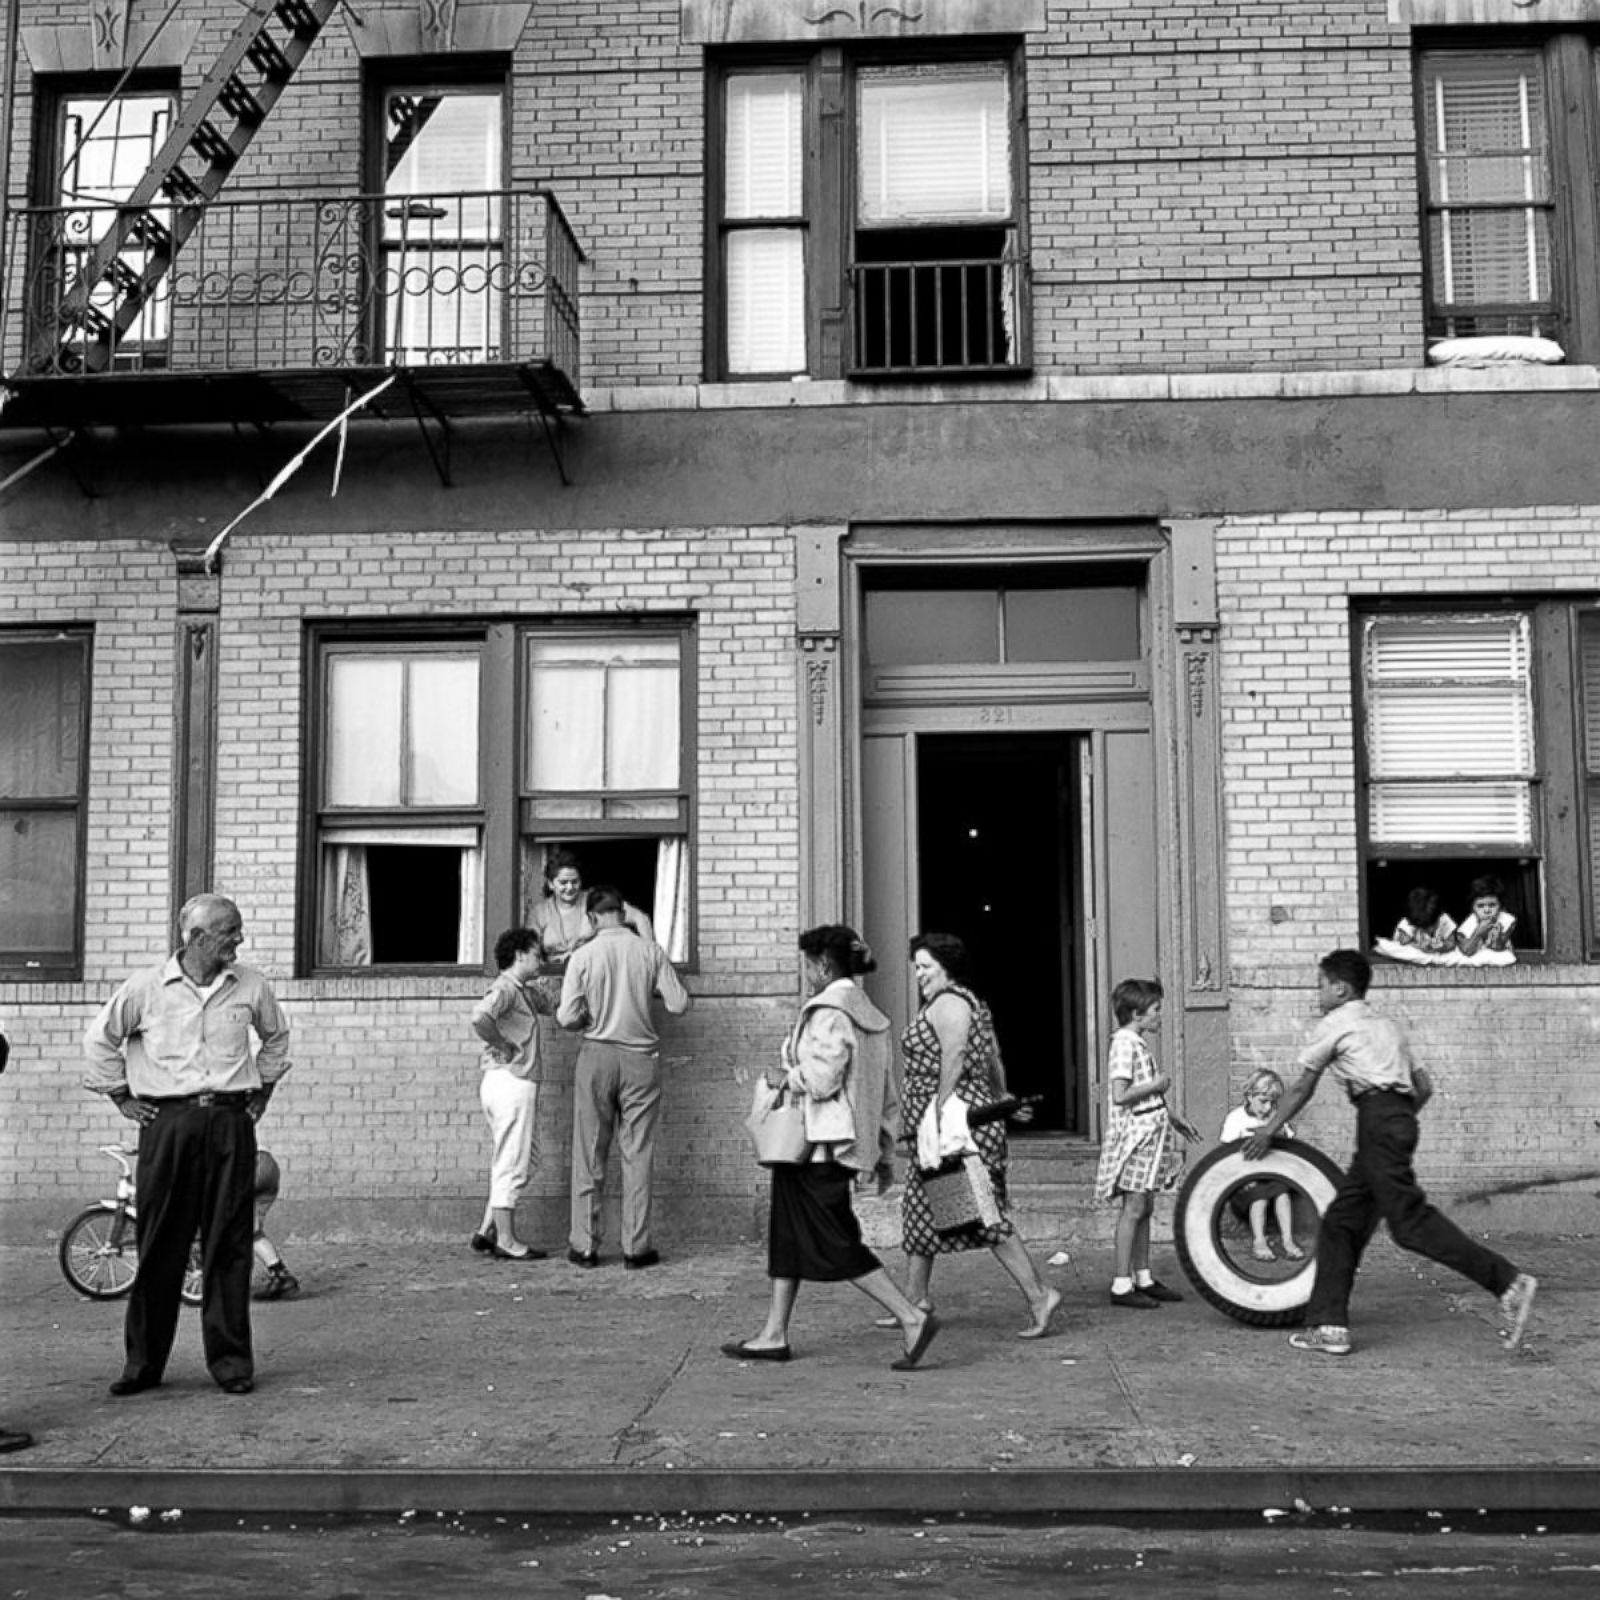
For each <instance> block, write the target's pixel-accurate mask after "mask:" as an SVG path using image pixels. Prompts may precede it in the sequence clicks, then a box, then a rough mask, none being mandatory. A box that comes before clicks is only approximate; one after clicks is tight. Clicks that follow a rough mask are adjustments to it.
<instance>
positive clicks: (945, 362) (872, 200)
mask: <svg viewBox="0 0 1600 1600" xmlns="http://www.w3.org/2000/svg"><path fill="white" fill-rule="evenodd" d="M1017 71H1018V68H1017V65H1016V62H1015V60H1014V59H1013V57H1012V56H1011V55H1010V54H990V55H978V56H960V57H955V56H946V57H941V58H938V59H925V60H900V59H893V60H886V59H881V58H878V57H874V56H868V55H855V54H851V53H848V52H846V51H844V50H842V49H841V48H839V47H829V48H826V49H822V50H819V51H816V52H814V53H813V54H812V55H810V56H807V57H805V58H803V59H798V60H797V59H792V58H791V59H785V60H772V61H754V60H746V59H740V60H736V61H732V62H730V63H728V64H726V65H725V66H724V67H722V68H721V70H720V71H719V72H718V74H717V75H716V77H715V78H714V80H713V83H714V103H713V127H714V130H715V131H714V133H713V138H714V140H716V141H717V142H718V144H719V146H720V148H718V149H717V150H716V151H715V152H714V155H713V159H712V160H711V162H710V163H709V166H710V170H711V172H712V174H713V178H714V182H713V185H712V192H713V198H712V217H713V227H712V241H711V249H712V252H713V262H712V271H711V274H710V279H711V282H712V285H713V298H714V303H715V307H714V313H713V315H712V316H711V317H710V318H709V319H708V324H709V325H710V326H711V327H712V328H714V329H715V330H716V340H715V343H714V346H713V348H712V350H711V353H710V358H709V364H710V365H711V367H712V368H713V370H714V371H716V372H717V373H718V374H719V375H721V376H725V377H729V378H758V377H804V376H810V377H838V376H841V375H847V376H851V377H892V376H897V375H898V376H907V377H911V376H924V377H926V376H940V375H943V376H975V375H979V374H985V373H991V374H1004V373H1014V372H1017V371H1019V370H1022V369H1023V368H1025V366H1026V364H1027V360H1028V352H1027V300H1026V286H1027V274H1026V245H1025V238H1024V229H1023V220H1024V218H1023V208H1022V205H1021V203H1020V199H1019V190H1020V185H1021V174H1022V171H1023V161H1022V156H1023V147H1024V142H1025V141H1024V138H1023V131H1022V123H1021V118H1020V114H1019V110H1018V105H1019V100H1020V95H1019V93H1018V88H1017V83H1016V75H1017Z"/></svg>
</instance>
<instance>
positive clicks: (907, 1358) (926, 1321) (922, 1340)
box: [889, 1311, 939, 1372]
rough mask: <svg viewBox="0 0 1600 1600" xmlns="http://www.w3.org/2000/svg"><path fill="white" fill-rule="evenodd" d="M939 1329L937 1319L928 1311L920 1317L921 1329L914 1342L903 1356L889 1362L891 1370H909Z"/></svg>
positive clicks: (921, 1355) (924, 1351)
mask: <svg viewBox="0 0 1600 1600" xmlns="http://www.w3.org/2000/svg"><path fill="white" fill-rule="evenodd" d="M938 1331H939V1319H938V1318H937V1317H936V1316H934V1314H933V1313H932V1312H931V1311H930V1312H929V1313H928V1314H927V1316H925V1317H924V1318H923V1319H922V1330H921V1332H919V1333H918V1334H917V1337H916V1342H915V1343H914V1344H913V1345H912V1346H911V1348H910V1349H909V1350H907V1351H906V1353H905V1354H904V1355H903V1356H900V1357H899V1358H898V1359H897V1360H894V1361H891V1362H890V1363H889V1370H890V1371H891V1372H910V1371H911V1370H912V1369H913V1368H914V1367H915V1366H916V1364H917V1363H918V1362H919V1361H920V1360H921V1359H922V1358H923V1356H924V1355H925V1354H926V1353H927V1349H928V1346H929V1345H930V1344H932V1343H933V1336H934V1334H936V1333H937V1332H938Z"/></svg>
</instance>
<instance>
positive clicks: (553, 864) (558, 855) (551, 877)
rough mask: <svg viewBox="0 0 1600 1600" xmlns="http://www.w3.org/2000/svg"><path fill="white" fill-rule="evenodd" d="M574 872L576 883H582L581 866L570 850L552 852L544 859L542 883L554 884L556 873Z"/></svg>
mask: <svg viewBox="0 0 1600 1600" xmlns="http://www.w3.org/2000/svg"><path fill="white" fill-rule="evenodd" d="M568 871H571V872H576V873H577V874H578V882H579V883H582V882H583V864H582V862H580V861H579V860H578V858H577V857H576V856H575V855H574V854H573V853H572V852H571V851H570V850H552V851H551V852H550V854H549V855H547V856H546V857H545V858H544V881H545V882H546V883H554V882H555V881H556V874H557V873H558V872H568Z"/></svg>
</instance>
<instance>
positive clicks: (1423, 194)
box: [1413, 25, 1600, 363]
mask: <svg viewBox="0 0 1600 1600" xmlns="http://www.w3.org/2000/svg"><path fill="white" fill-rule="evenodd" d="M1530 52H1531V53H1533V54H1534V55H1536V56H1537V57H1538V58H1539V61H1540V64H1541V69H1542V73H1543V84H1544V100H1545V107H1546V117H1547V120H1548V134H1549V147H1550V166H1551V173H1550V179H1551V199H1550V203H1549V210H1550V213H1551V224H1550V276H1551V285H1550V292H1549V294H1548V296H1547V297H1545V299H1543V300H1541V301H1540V302H1539V303H1540V304H1541V305H1543V304H1548V305H1549V306H1550V307H1551V311H1550V314H1549V316H1550V320H1551V321H1552V322H1553V323H1554V327H1553V329H1552V331H1551V334H1550V336H1551V337H1553V338H1554V339H1555V340H1556V342H1557V343H1559V344H1560V345H1561V347H1562V349H1563V351H1564V353H1565V356H1566V359H1567V361H1568V362H1569V363H1592V362H1594V361H1596V360H1600V272H1597V271H1596V269H1595V265H1594V264H1595V262H1596V261H1597V260H1600V189H1597V185H1596V177H1597V170H1600V169H1597V163H1600V29H1593V28H1589V29H1586V28H1583V27H1580V26H1575V25H1568V26H1566V27H1552V28H1548V29H1543V30H1539V31H1532V30H1523V29H1508V28H1497V29H1493V30H1482V29H1478V30H1474V29H1465V28H1452V29H1450V30H1448V31H1447V32H1440V31H1423V32H1419V33H1418V35H1417V36H1416V48H1415V54H1414V72H1413V88H1414V94H1415V112H1416V128H1417V163H1418V168H1417V178H1418V204H1417V213H1418V240H1419V247H1420V256H1421V261H1422V277H1423V306H1422V312H1423V330H1422V331H1423V336H1424V340H1425V342H1426V343H1428V344H1431V343H1433V342H1434V341H1435V340H1437V339H1439V338H1442V337H1444V336H1445V331H1444V329H1443V326H1442V325H1443V323H1444V320H1445V315H1444V312H1443V310H1442V309H1437V306H1438V302H1437V301H1436V285H1435V282H1434V267H1433V262H1432V257H1431V251H1430V249H1429V240H1428V223H1429V217H1430V205H1429V194H1430V187H1429V178H1428V170H1427V167H1428V150H1427V141H1426V137H1425V130H1426V127H1427V118H1426V107H1425V104H1424V100H1425V92H1426V91H1425V83H1424V70H1423V69H1424V64H1425V62H1426V61H1427V60H1429V59H1432V58H1436V57H1443V56H1449V55H1463V56H1484V55H1496V54H1504V55H1526V54H1529V53H1530ZM1530 304H1532V303H1531V302H1530ZM1532 314H1533V313H1531V312H1530V315H1532Z"/></svg>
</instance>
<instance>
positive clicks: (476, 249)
mask: <svg viewBox="0 0 1600 1600" xmlns="http://www.w3.org/2000/svg"><path fill="white" fill-rule="evenodd" d="M180 212H181V208H180V207H178V206H176V205H174V206H171V207H168V208H166V209H165V210H164V211H158V212H153V213H150V214H148V215H147V216H146V217H144V218H142V219H141V220H140V222H139V223H138V225H137V227H136V229H135V231H134V232H133V233H132V235H131V236H130V239H129V243H128V244H127V246H126V247H125V248H124V249H123V251H122V252H121V254H120V255H119V256H118V257H117V258H116V260H115V261H114V262H113V264H112V269H111V271H109V272H108V273H107V274H106V275H105V277H104V278H103V279H102V280H101V281H100V283H99V284H98V285H96V286H95V288H94V290H93V292H92V293H91V294H90V295H89V296H88V297H87V299H85V297H84V295H83V293H82V290H81V287H80V288H79V289H78V292H77V293H76V294H74V286H75V284H77V281H78V278H79V273H80V270H81V267H82V264H83V262H84V261H85V260H86V259H87V257H88V255H89V252H90V250H91V249H92V247H93V245H94V243H95V241H96V240H97V239H99V238H100V237H102V236H103V235H104V233H105V232H106V230H107V228H108V227H109V226H110V225H111V223H112V222H113V220H114V219H115V217H116V216H117V214H118V208H117V207H114V206H102V207H96V206H72V207H55V206H35V207H25V208H21V209H19V210H18V211H17V212H15V213H14V216H15V219H16V227H15V232H14V234H13V238H12V244H13V248H12V250H11V260H10V262H9V263H8V276H9V280H10V281H9V282H8V285H7V288H8V291H9V292H8V295H7V303H8V304H9V305H10V306H12V307H13V308H15V312H16V314H15V315H14V316H13V318H12V319H11V321H10V324H9V326H8V327H7V329H6V330H5V331H6V349H5V358H6V359H5V369H6V371H7V372H8V373H9V376H8V377H7V378H6V380H5V385H6V388H7V389H8V390H9V391H10V395H9V397H8V399H7V402H6V404H5V406H4V408H3V409H0V426H10V427H16V426H24V425H46V426H74V425H85V424H92V423H97V422H123V421H144V422H151V421H165V422H186V421H189V422H192V421H200V420H214V419H217V418H219V417H229V418H231V419H233V420H270V421H275V420H284V419H285V418H292V417H307V418H312V417H318V416H325V415H335V414H337V412H338V410H339V409H340V406H341V405H342V404H344V403H345V398H344V397H346V396H347V395H348V393H349V391H350V390H351V389H352V388H356V387H358V386H359V385H360V383H361V381H362V378H363V374H369V373H379V374H381V373H383V372H388V371H394V370H399V371H400V372H401V373H402V374H403V375H404V377H405V379H406V387H407V388H408V389H409V390H410V392H411V393H412V396H413V398H414V399H417V400H420V402H421V404H422V405H424V406H425V407H426V408H427V409H429V410H431V411H433V412H434V413H435V414H436V415H438V416H441V417H451V416H460V415H483V414H489V413H492V412H495V411H501V412H504V411H511V410H524V411H526V410H528V409H530V408H534V409H538V410H540V411H541V412H544V413H546V414H556V413H560V412H565V411H579V410H581V409H582V397H581V390H580V374H581V353H582V344H581V334H580V326H579V274H580V270H581V266H582V262H583V253H582V251H581V250H580V249H579V247H578V244H577V241H576V240H575V238H574V237H573V234H572V230H571V228H570V227H569V226H568V224H567V220H566V217H565V216H564V215H563V213H562V210H561V207H560V204H559V203H558V202H557V200H556V198H555V196H554V195H552V194H550V193H548V192H546V191H543V190H535V191H527V192H513V191H509V190H505V191H492V192H470V193H465V192H464V193H454V192H453V193H448V194H425V195H423V194H413V195H400V196H396V195H354V196H331V195H297V196H285V195H282V194H274V195H270V196H264V197H260V198H246V199H239V200H217V201H213V202H211V203H210V204H209V205H206V206H205V207H203V208H200V214H199V217H198V221H197V222H196V224H195V226H194V229H193V231H192V232H191V233H189V235H188V237H187V239H186V241H185V242H184V244H183V245H182V248H181V249H180V250H178V251H176V253H175V254H174V253H173V247H172V240H173V237H174V228H173V226H172V224H173V223H174V221H175V220H179V213H180ZM181 220H183V221H185V222H186V221H188V220H190V219H189V218H182V219H181ZM176 231H177V233H178V236H180V237H181V235H182V230H181V229H178V230H176ZM130 283H142V284H143V285H144V286H145V287H144V289H143V291H142V293H143V296H145V298H143V303H142V309H140V310H139V311H138V314H137V316H136V317H134V318H133V320H132V321H131V323H128V324H127V326H126V327H125V328H124V329H121V330H119V327H118V322H117V317H116V311H117V307H118V304H119V297H120V296H121V294H122V293H123V292H124V291H125V287H126V285H128V284H130ZM152 285H153V287H151V286H152ZM135 303H137V302H135ZM123 321H124V322H127V317H126V316H124V318H123ZM330 407H331V409H330Z"/></svg>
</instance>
